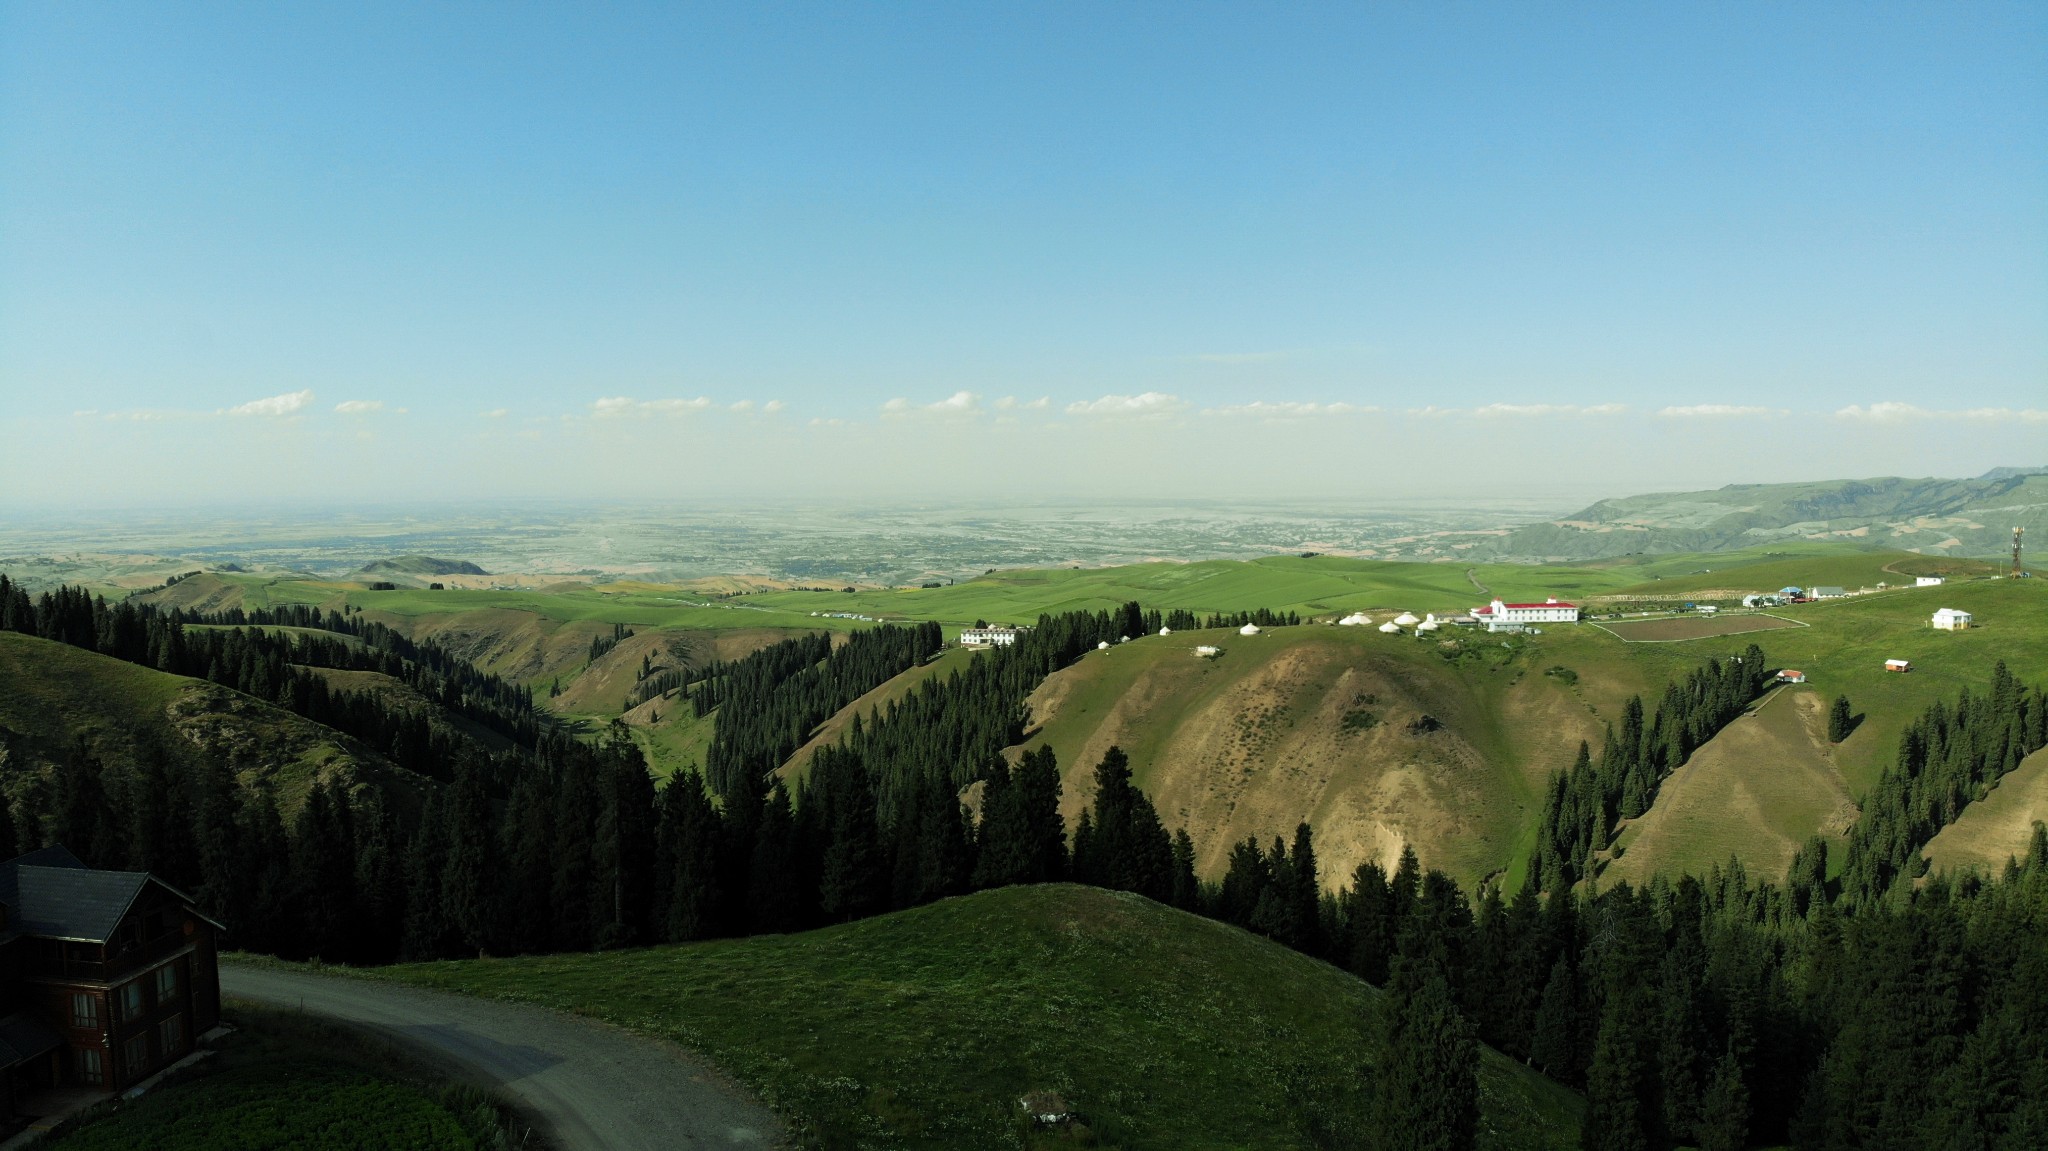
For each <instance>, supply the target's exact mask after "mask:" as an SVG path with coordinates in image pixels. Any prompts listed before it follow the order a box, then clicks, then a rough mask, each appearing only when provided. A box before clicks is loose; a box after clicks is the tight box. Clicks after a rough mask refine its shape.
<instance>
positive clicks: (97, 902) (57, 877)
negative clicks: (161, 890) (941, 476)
mask: <svg viewBox="0 0 2048 1151" xmlns="http://www.w3.org/2000/svg"><path fill="white" fill-rule="evenodd" d="M12 870H13V872H14V876H13V879H14V883H13V887H14V891H15V895H16V898H15V899H9V900H6V903H7V904H8V907H9V910H10V911H11V912H12V915H11V916H10V918H11V919H12V920H13V922H11V923H9V924H8V926H9V927H12V928H13V929H14V930H16V931H19V932H21V933H23V934H24V935H44V936H52V937H55V938H57V939H82V940H86V941H88V942H92V943H105V942H106V941H107V940H108V939H109V938H110V937H112V936H113V934H114V929H115V928H116V927H119V926H120V925H121V917H122V916H123V915H126V914H128V909H129V908H130V907H132V906H134V904H135V897H136V896H138V895H140V894H142V889H143V887H144V886H146V885H147V884H148V883H149V873H148V872H146V871H88V870H86V869H84V868H81V867H24V866H22V865H20V864H15V865H14V866H13V868H12Z"/></svg>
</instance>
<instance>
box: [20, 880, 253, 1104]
mask: <svg viewBox="0 0 2048 1151" xmlns="http://www.w3.org/2000/svg"><path fill="white" fill-rule="evenodd" d="M219 930H221V925H220V924H219V923H216V922H215V921H213V920H212V919H209V918H207V916H206V915H205V914H204V913H202V912H201V911H199V909H198V907H197V906H196V904H195V902H194V901H193V899H192V897H190V896H188V895H186V894H184V893H183V892H181V891H179V890H177V889H176V888H174V887H172V886H171V885H169V884H167V883H165V882H163V881H162V880H160V879H157V878H156V877H154V876H152V875H150V874H149V873H148V872H143V871H99V870H95V869H93V868H89V867H87V866H86V865H85V864H83V863H81V862H80V861H79V859H78V857H77V856H75V855H72V854H71V853H70V852H69V851H67V850H65V849H64V848H62V847H48V848H44V849H43V850H41V851H32V852H30V853H28V854H27V855H23V856H20V857H19V858H16V859H11V860H7V861H6V862H0V1123H4V1122H5V1121H6V1119H7V1118H8V1117H9V1116H11V1115H13V1114H14V1113H15V1107H16V1101H17V1100H18V1099H19V1098H20V1096H21V1094H22V1093H24V1092H27V1091H33V1090H36V1089H38V1088H46V1087H73V1088H86V1089H98V1090H104V1091H108V1092H114V1091H121V1090H124V1089H126V1088H128V1087H130V1086H132V1085H133V1084H135V1083H136V1082H138V1081H140V1080H142V1079H146V1078H148V1077H149V1076H151V1075H153V1074H155V1073H156V1072H158V1071H161V1070H163V1069H164V1068H166V1067H168V1066H170V1065H171V1064H173V1063H175V1062H177V1061H178V1060H179V1059H181V1058H183V1057H184V1056H186V1055H188V1054H190V1053H191V1051H192V1049H193V1045H194V1043H195V1042H196V1041H197V1039H198V1037H199V1036H201V1035H203V1034H205V1033H206V1032H208V1031H211V1030H212V1029H213V1028H214V1027H215V1026H216V1025H217V1024H218V1023H219V1022H220V972H219V969H218V966H217V964H216V952H215V950H214V933H215V932H217V931H219ZM0 1129H4V1128H0Z"/></svg>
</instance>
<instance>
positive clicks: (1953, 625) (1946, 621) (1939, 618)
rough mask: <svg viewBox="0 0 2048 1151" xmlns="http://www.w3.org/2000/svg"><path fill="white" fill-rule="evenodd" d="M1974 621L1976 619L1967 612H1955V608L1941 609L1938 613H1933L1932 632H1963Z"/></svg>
mask: <svg viewBox="0 0 2048 1151" xmlns="http://www.w3.org/2000/svg"><path fill="white" fill-rule="evenodd" d="M1975 619H1976V617H1975V616H1973V615H1971V614H1970V613H1969V612H1966V611H1957V610H1956V609H1955V608H1952V607H1945V608H1942V609H1941V610H1940V611H1938V612H1935V613H1934V630H1936V631H1965V630H1967V629H1968V628H1969V626H1970V624H1971V623H1972V622H1973V621H1974V620H1975Z"/></svg>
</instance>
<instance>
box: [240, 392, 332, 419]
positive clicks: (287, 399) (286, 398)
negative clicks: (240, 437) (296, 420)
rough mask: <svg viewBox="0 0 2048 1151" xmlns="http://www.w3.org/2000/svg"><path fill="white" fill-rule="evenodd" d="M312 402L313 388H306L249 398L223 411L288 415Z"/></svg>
mask: <svg viewBox="0 0 2048 1151" xmlns="http://www.w3.org/2000/svg"><path fill="white" fill-rule="evenodd" d="M312 402H313V389H311V388H307V389H305V390H304V391H298V392H286V393H284V394H283V395H281V396H265V397H264V398H262V399H260V400H250V401H249V402H248V403H246V404H236V405H235V406H234V407H232V408H227V409H225V411H226V414H228V415H230V416H288V415H291V414H292V413H293V412H296V411H298V410H299V409H300V408H303V407H305V406H306V405H307V404H310V403H312Z"/></svg>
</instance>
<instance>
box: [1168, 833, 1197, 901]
mask: <svg viewBox="0 0 2048 1151" xmlns="http://www.w3.org/2000/svg"><path fill="white" fill-rule="evenodd" d="M1173 905H1174V906H1175V907H1178V908H1180V909H1181V910H1182V911H1193V912H1197V913H1199V912H1200V911H1201V910H1202V885H1201V882H1200V881H1199V880H1197V879H1196V878H1195V841H1194V840H1193V839H1191V838H1189V837H1188V829H1187V828H1185V827H1183V828H1179V829H1177V830H1175V831H1174V833H1173Z"/></svg>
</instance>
